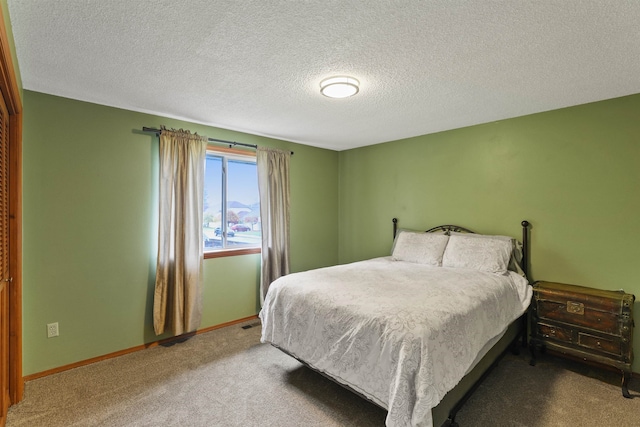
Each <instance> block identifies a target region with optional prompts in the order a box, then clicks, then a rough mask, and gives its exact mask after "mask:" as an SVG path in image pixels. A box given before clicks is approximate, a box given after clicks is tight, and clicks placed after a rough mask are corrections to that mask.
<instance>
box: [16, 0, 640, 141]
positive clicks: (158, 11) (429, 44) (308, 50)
mask: <svg viewBox="0 0 640 427" xmlns="http://www.w3.org/2000/svg"><path fill="white" fill-rule="evenodd" d="M8 4H9V12H10V17H11V24H12V28H13V35H14V39H15V45H16V52H17V57H18V63H19V65H20V73H21V76H22V80H23V86H24V88H25V89H28V90H33V91H37V92H44V93H49V94H54V95H59V96H63V97H68V98H73V99H78V100H83V101H89V102H94V103H98V104H104V105H110V106H115V107H120V108H124V109H128V110H134V111H141V112H148V113H153V114H158V115H161V116H165V117H174V118H179V119H184V120H187V121H192V122H197V123H202V124H207V125H212V126H217V127H220V128H225V129H233V130H239V131H243V132H247V133H252V134H257V135H265V136H270V137H274V138H279V139H284V140H288V141H294V142H299V143H302V144H308V145H313V146H318V147H324V148H330V149H334V150H344V149H348V148H353V147H359V146H364V145H371V144H376V143H380V142H385V141H391V140H396V139H402V138H407V137H411V136H417V135H423V134H428V133H433V132H439V131H443V130H448V129H454V128H459V127H464V126H469V125H474V124H478V123H486V122H491V121H495V120H501V119H505V118H510V117H516V116H521V115H525V114H531V113H536V112H540V111H547V110H552V109H557V108H562V107H567V106H571V105H578V104H583V103H587V102H592V101H598V100H603V99H609V98H615V97H619V96H623V95H629V94H635V93H640V24H639V22H640V1H638V0H628V1H625V0H610V1H606V0H529V1H525V0H512V1H508V0H504V1H497V0H495V1H490V0H467V1H463V0H459V1H456V0H440V1H437V0H422V1H410V0H395V1H394V0H386V1H377V0H376V1H353V0H340V1H326V0H325V1H320V0H318V1H295V0H291V1H284V0H268V1H264V0H256V1H236V0H229V1H225V0H216V1H211V0H137V1H131V0H59V1H47V2H44V1H42V0H9V1H8ZM345 74H346V75H350V76H353V77H356V78H357V79H359V80H360V82H361V86H360V93H359V94H357V95H356V96H354V97H352V98H347V99H329V98H326V97H324V96H322V95H320V93H319V82H320V81H321V80H322V79H324V78H326V77H329V76H332V75H345ZM143 125H147V124H146V123H140V126H141V127H142V126H143ZM208 136H210V137H214V138H215V135H208Z"/></svg>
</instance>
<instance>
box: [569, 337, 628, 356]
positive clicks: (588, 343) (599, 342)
mask: <svg viewBox="0 0 640 427" xmlns="http://www.w3.org/2000/svg"><path fill="white" fill-rule="evenodd" d="M578 344H579V345H581V346H583V347H586V348H590V349H593V350H597V351H605V352H607V353H610V354H612V355H616V356H620V355H621V349H622V346H621V345H620V340H619V339H616V338H614V337H611V338H607V337H596V336H594V335H589V334H586V333H584V332H579V333H578Z"/></svg>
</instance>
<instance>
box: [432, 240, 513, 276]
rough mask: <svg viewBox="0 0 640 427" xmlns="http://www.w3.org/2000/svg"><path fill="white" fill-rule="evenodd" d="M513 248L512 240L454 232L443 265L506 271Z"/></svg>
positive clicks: (498, 271)
mask: <svg viewBox="0 0 640 427" xmlns="http://www.w3.org/2000/svg"><path fill="white" fill-rule="evenodd" d="M512 248H513V244H512V243H511V241H510V240H503V239H490V238H478V237H477V236H475V237H474V236H473V235H472V234H470V235H462V234H453V235H451V237H449V243H448V244H447V248H446V250H445V251H444V255H443V257H442V266H443V267H454V268H470V269H474V270H481V271H489V272H492V273H504V272H506V271H507V268H508V266H509V259H510V258H511V251H512Z"/></svg>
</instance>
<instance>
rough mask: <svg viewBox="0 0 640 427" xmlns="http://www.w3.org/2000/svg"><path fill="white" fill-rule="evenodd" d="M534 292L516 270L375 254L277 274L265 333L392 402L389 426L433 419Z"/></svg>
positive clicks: (267, 337) (314, 363)
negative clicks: (350, 261) (436, 263)
mask: <svg viewBox="0 0 640 427" xmlns="http://www.w3.org/2000/svg"><path fill="white" fill-rule="evenodd" d="M530 299H531V289H530V286H528V285H527V282H526V280H525V279H524V278H522V277H521V276H519V275H517V274H516V273H511V272H510V273H508V274H505V275H498V274H494V273H484V272H480V271H476V270H464V269H453V268H444V267H431V266H426V265H422V264H414V263H407V262H402V261H392V260H391V259H390V258H375V259H372V260H368V261H361V262H356V263H353V264H346V265H340V266H335V267H328V268H321V269H317V270H311V271H307V272H302V273H294V274H290V275H288V276H285V277H281V278H280V279H278V280H276V281H275V282H273V283H272V284H271V286H270V288H269V292H268V294H267V296H266V298H265V301H264V305H263V308H262V311H261V312H260V318H261V319H262V342H268V343H271V344H274V345H275V346H277V347H280V348H282V349H284V350H286V351H287V352H289V353H290V354H292V355H294V356H295V357H297V358H299V359H301V360H304V361H305V362H306V363H308V364H309V365H310V366H312V367H313V368H315V369H317V370H319V371H321V372H324V373H326V374H328V375H329V376H331V377H332V378H334V379H335V380H337V381H338V382H341V383H343V384H346V385H348V386H350V387H351V388H353V389H355V390H356V391H359V392H360V393H361V394H363V395H365V396H366V397H368V398H369V399H371V400H373V401H374V402H376V403H377V404H379V405H380V406H383V407H384V408H387V409H388V411H389V412H388V415H387V420H386V425H387V426H389V427H394V426H431V425H432V420H431V408H433V407H434V406H436V405H437V404H438V403H439V402H440V400H441V399H442V397H443V396H444V395H445V394H446V393H447V392H448V391H449V390H451V389H452V388H453V387H454V386H455V385H456V384H457V383H458V382H459V381H460V379H461V378H462V377H463V376H464V374H465V373H466V372H467V370H468V369H469V368H470V367H471V364H472V363H473V362H474V359H475V358H476V356H477V355H478V352H479V351H480V350H481V349H482V347H483V346H484V344H485V343H486V342H488V341H489V340H490V339H492V338H493V337H495V336H496V335H498V334H500V333H501V332H503V331H504V329H505V327H506V326H507V325H508V324H509V323H511V322H512V321H513V320H515V319H517V318H518V317H519V316H520V315H521V314H523V313H524V311H525V310H526V308H527V306H528V305H529V301H530Z"/></svg>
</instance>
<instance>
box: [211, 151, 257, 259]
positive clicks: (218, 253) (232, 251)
mask: <svg viewBox="0 0 640 427" xmlns="http://www.w3.org/2000/svg"><path fill="white" fill-rule="evenodd" d="M209 153H212V154H216V155H222V156H225V157H227V156H228V157H227V159H228V158H229V157H230V158H233V157H236V156H240V157H245V158H247V159H248V160H249V159H252V160H253V161H256V154H255V153H254V152H251V151H247V150H239V149H237V148H226V147H219V146H214V145H211V144H209V145H207V154H209ZM203 187H204V186H203ZM226 192H227V189H226V188H225V189H224V190H223V198H224V201H223V202H224V203H226V202H227V200H226ZM261 252H262V245H260V246H258V247H242V248H221V249H216V250H210V251H204V259H210V258H222V257H228V256H237V255H248V254H259V253H261Z"/></svg>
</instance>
